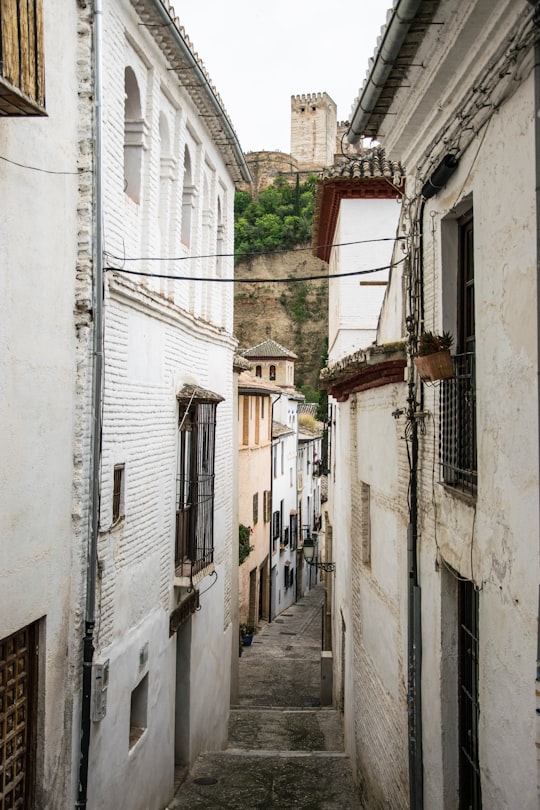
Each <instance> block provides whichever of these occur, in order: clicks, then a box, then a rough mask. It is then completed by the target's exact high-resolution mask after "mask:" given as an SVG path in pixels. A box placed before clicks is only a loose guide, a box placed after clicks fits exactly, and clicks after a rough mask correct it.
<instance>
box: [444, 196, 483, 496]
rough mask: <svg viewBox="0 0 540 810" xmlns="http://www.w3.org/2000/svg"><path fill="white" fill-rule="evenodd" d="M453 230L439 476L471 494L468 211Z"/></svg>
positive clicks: (474, 472) (472, 348)
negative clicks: (452, 299)
mask: <svg viewBox="0 0 540 810" xmlns="http://www.w3.org/2000/svg"><path fill="white" fill-rule="evenodd" d="M457 231H458V268H457V335H456V337H457V341H456V342H457V347H456V348H457V354H456V355H455V357H454V370H455V374H454V376H453V377H452V378H450V379H447V380H443V382H442V384H441V398H440V409H441V413H440V426H441V427H440V429H441V436H440V439H441V441H440V463H441V478H442V480H443V481H444V483H445V484H448V485H449V486H451V487H455V488H456V489H460V490H462V491H463V492H465V493H467V494H469V495H474V494H475V493H476V486H477V479H478V467H477V453H476V450H477V447H476V372H475V365H476V363H475V356H476V329H475V303H474V229H473V215H472V211H470V212H469V213H468V214H467V215H465V216H464V217H462V218H461V219H460V220H459V221H458V223H457Z"/></svg>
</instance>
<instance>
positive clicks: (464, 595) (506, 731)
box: [324, 0, 540, 810]
mask: <svg viewBox="0 0 540 810" xmlns="http://www.w3.org/2000/svg"><path fill="white" fill-rule="evenodd" d="M535 15H536V9H535V6H534V4H530V3H528V2H525V0H520V1H519V2H509V0H499V1H498V2H496V3H485V2H482V0H475V2H471V3H466V4H464V3H460V2H458V0H442V2H423V3H418V2H408V0H401V2H399V3H397V4H396V7H395V9H393V10H391V11H390V12H389V15H388V21H387V25H386V28H385V29H384V30H383V32H382V35H381V38H380V41H379V44H378V48H377V50H376V52H375V55H374V58H373V60H372V62H371V63H370V68H369V71H368V75H367V77H366V80H365V82H364V85H363V87H362V89H361V92H360V95H359V98H358V99H357V101H356V102H355V105H354V108H353V111H352V115H351V126H350V129H349V133H348V137H349V139H350V140H351V141H352V142H356V141H358V140H359V139H360V138H361V137H363V136H365V137H368V138H369V137H371V138H376V139H377V140H378V141H380V142H381V144H382V146H383V147H384V148H385V151H386V154H387V156H388V157H389V158H390V159H391V160H393V161H400V162H401V164H402V165H403V167H404V172H405V173H406V183H405V187H404V189H403V191H404V194H403V206H402V212H403V213H402V219H401V223H400V227H399V239H398V240H397V242H396V245H395V250H394V255H393V263H394V264H395V265H396V266H395V267H394V269H393V271H392V274H391V277H390V283H389V285H388V289H387V291H386V295H385V299H384V302H383V307H382V312H381V316H380V320H379V326H378V331H377V341H376V343H377V345H376V346H375V347H372V348H370V349H369V350H368V351H366V352H364V353H363V357H362V356H360V355H357V356H356V358H354V356H353V357H352V358H350V359H349V360H347V361H344V362H343V363H342V364H341V368H340V367H339V365H338V364H337V363H335V364H334V365H332V364H330V366H329V369H328V370H326V371H325V372H324V374H325V375H326V380H327V383H328V386H329V390H330V392H331V393H332V394H333V396H334V399H336V400H338V401H339V397H338V396H337V395H338V394H340V395H342V396H343V402H344V403H347V404H346V405H345V404H344V405H338V406H337V418H336V419H335V421H336V431H337V434H336V435H335V436H334V441H333V453H334V456H333V464H332V469H333V471H334V475H335V476H336V478H335V480H334V505H333V507H332V508H333V513H334V514H337V513H339V512H340V511H343V510H346V509H347V508H349V510H350V511H351V521H352V520H353V518H354V513H355V510H356V513H357V514H359V519H360V529H359V532H358V533H357V532H355V531H354V528H353V527H352V525H351V527H350V528H348V527H346V526H345V527H344V535H343V537H338V531H337V526H336V525H334V527H333V540H334V544H335V549H337V548H338V544H341V546H340V547H342V548H343V544H345V546H344V548H345V554H346V556H345V559H344V560H343V561H342V566H343V565H345V568H347V562H348V561H349V560H350V562H351V571H350V574H345V575H344V577H343V580H342V584H341V586H340V588H341V595H340V594H338V593H337V585H338V582H339V570H340V554H339V553H337V551H335V552H334V553H335V556H336V560H337V565H338V570H337V573H336V577H337V578H336V605H335V611H334V617H333V623H334V658H335V663H336V665H335V689H336V693H337V694H339V693H340V692H341V695H343V696H344V710H345V726H346V739H347V747H348V749H349V750H350V751H351V753H353V756H354V760H355V761H356V764H357V769H358V775H359V779H360V780H362V784H363V788H364V794H365V797H366V801H367V802H368V803H369V806H370V807H373V808H383V807H386V806H389V805H390V806H392V807H395V808H399V807H403V808H405V807H414V808H421V807H426V808H433V807H441V808H449V809H450V808H473V810H475V809H476V808H480V807H490V808H513V807H516V806H517V805H519V807H520V808H526V810H532V808H535V809H536V808H537V807H538V748H537V734H538V729H537V724H538V717H537V698H536V694H537V682H536V680H535V679H536V671H537V669H536V667H537V648H538V646H537V645H538V562H539V558H538V557H539V551H538V536H539V526H538V511H539V503H538V500H539V498H538V461H539V453H538V389H537V374H538V285H537V260H538V210H539V200H538V190H537V189H538V187H539V184H538V182H537V181H536V179H535V178H537V177H538V172H539V171H540V168H539V165H538V144H539V143H540V132H539V129H538V115H537V112H538V110H537V106H538V101H537V100H538V97H539V95H538V93H539V88H540V76H539V75H538V67H537V66H538V64H539V60H538V58H536V59H535V44H534V43H535V41H536V40H537V38H538V24H537V22H538V21H537V19H535ZM432 23H436V24H432ZM535 65H536V67H535ZM403 259H404V261H402V260H403ZM398 262H401V264H399V265H398ZM425 331H432V332H435V333H439V334H440V333H442V332H444V331H449V332H451V333H452V335H453V338H454V345H453V349H452V353H453V355H454V360H453V372H454V373H453V376H452V377H450V378H447V379H445V380H442V381H441V380H436V379H434V380H432V381H424V382H423V381H422V380H420V378H419V376H418V373H417V372H416V368H415V366H414V363H413V362H412V361H413V358H414V356H415V355H416V351H417V345H418V338H419V336H420V335H421V333H423V332H425ZM400 340H401V341H403V340H405V341H406V343H407V354H408V366H407V379H406V382H405V381H402V382H399V381H396V382H394V383H391V384H390V383H388V380H387V381H386V383H385V385H384V386H383V385H381V386H379V387H378V388H377V389H373V390H372V392H369V391H368V390H363V391H361V390H359V389H358V390H357V392H355V386H354V385H353V386H351V382H352V379H351V377H350V374H351V371H355V369H353V368H351V367H350V360H352V359H356V362H360V363H363V364H364V365H365V366H369V365H370V363H372V362H373V358H374V357H375V356H376V357H378V358H379V359H380V358H381V357H385V358H386V359H387V360H390V359H391V358H392V357H394V356H395V355H393V354H392V352H393V351H396V352H399V353H400V354H401V362H403V349H400V348H399V341H400ZM390 350H391V351H390ZM396 359H397V356H396ZM356 370H358V371H359V370H360V369H356ZM354 394H355V398H354V399H353V395H354ZM353 406H354V410H355V411H356V413H354V414H353ZM347 410H348V413H347ZM340 431H341V434H342V435H341V436H340ZM347 431H348V432H349V435H346V433H347ZM351 447H352V448H353V451H354V454H355V456H356V455H357V456H358V462H357V463H350V462H346V459H350V458H351V451H350V448H351ZM355 470H357V471H358V475H357V476H356V477H355ZM339 475H344V476H345V477H346V479H347V478H348V479H349V481H348V482H347V480H346V481H345V485H344V486H339V481H338V479H337V476H339ZM366 485H367V488H366ZM355 487H356V490H355ZM331 498H332V495H331ZM347 549H349V551H347ZM347 555H349V556H347ZM347 579H348V580H349V582H347ZM338 600H341V605H342V610H340V612H339V613H336V610H337V609H338V607H339V604H338ZM336 651H337V653H336ZM381 729H383V730H384V733H381Z"/></svg>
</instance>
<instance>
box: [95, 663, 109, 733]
mask: <svg viewBox="0 0 540 810" xmlns="http://www.w3.org/2000/svg"><path fill="white" fill-rule="evenodd" d="M108 687H109V661H108V660H107V661H104V663H103V664H92V720H93V721H94V722H95V723H99V721H100V720H103V718H104V717H105V715H106V714H107V689H108Z"/></svg>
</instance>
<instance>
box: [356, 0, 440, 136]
mask: <svg viewBox="0 0 540 810" xmlns="http://www.w3.org/2000/svg"><path fill="white" fill-rule="evenodd" d="M438 5H439V0H431V2H429V3H428V4H426V2H425V0H398V2H397V3H396V7H395V9H394V10H393V11H392V15H391V17H390V18H389V20H388V22H387V24H386V27H385V29H384V32H383V35H382V37H381V41H380V44H379V46H378V48H377V50H376V52H375V56H374V57H373V64H372V66H371V69H370V71H369V73H368V75H367V77H366V80H365V82H364V85H363V88H362V90H361V92H360V95H359V97H358V98H357V99H356V102H355V105H354V107H353V111H352V114H351V123H350V126H349V129H348V130H347V133H346V135H347V140H348V141H349V143H352V144H355V143H358V141H359V140H360V139H361V138H363V137H371V138H376V137H377V135H378V131H379V127H380V125H381V123H382V121H383V119H384V117H385V115H386V113H387V112H388V109H389V107H390V105H391V103H392V100H393V97H394V95H395V92H396V89H397V87H398V86H399V83H397V84H396V83H393V85H392V88H391V91H390V92H387V90H388V88H387V81H388V79H389V77H391V75H392V73H393V71H394V69H395V68H396V67H397V65H396V63H397V62H398V61H400V62H402V63H403V64H400V65H399V69H400V70H401V71H403V69H406V68H407V67H408V65H407V64H406V63H407V62H409V63H410V61H411V59H412V56H413V55H414V53H415V52H416V50H417V47H414V48H413V49H412V50H411V52H410V53H409V54H407V57H406V58H403V54H402V49H403V45H404V43H405V42H406V40H407V37H408V35H409V32H410V30H411V26H412V25H413V23H414V22H415V20H416V19H417V18H418V17H419V16H420V13H422V19H423V24H424V25H426V24H427V25H429V23H426V21H425V20H424V17H427V16H433V14H434V12H435V10H436V8H437V6H438ZM426 6H427V8H426ZM383 94H385V95H384V97H383Z"/></svg>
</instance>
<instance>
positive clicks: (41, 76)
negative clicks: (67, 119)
mask: <svg viewBox="0 0 540 810" xmlns="http://www.w3.org/2000/svg"><path fill="white" fill-rule="evenodd" d="M1 5H2V11H1V12H0V114H2V115H11V116H19V115H45V59H44V53H43V11H42V0H33V2H31V3H29V2H26V0H3V2H2V4H1Z"/></svg>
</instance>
